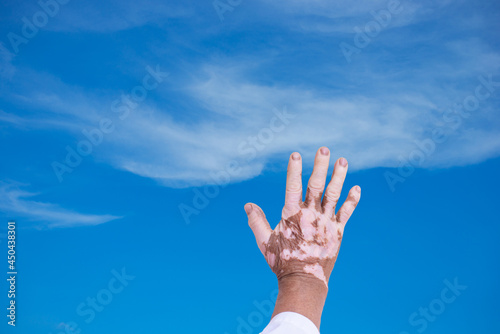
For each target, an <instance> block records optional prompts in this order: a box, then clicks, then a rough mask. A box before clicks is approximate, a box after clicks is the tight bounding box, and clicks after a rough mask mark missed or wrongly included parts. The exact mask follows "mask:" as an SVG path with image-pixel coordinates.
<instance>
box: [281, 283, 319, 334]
mask: <svg viewBox="0 0 500 334" xmlns="http://www.w3.org/2000/svg"><path fill="white" fill-rule="evenodd" d="M278 287H279V293H278V298H277V300H276V306H275V307H274V312H273V317H274V316H275V315H277V314H279V313H281V312H295V313H299V314H301V315H303V316H305V317H307V318H308V319H309V320H311V321H312V322H313V323H314V324H315V325H316V327H318V330H319V326H320V323H321V313H322V312H323V307H324V306H325V300H326V295H327V294H328V288H327V287H326V286H325V284H324V283H323V282H322V281H320V280H319V279H317V278H315V277H308V275H305V276H301V277H294V276H287V277H284V278H281V279H280V280H279V281H278Z"/></svg>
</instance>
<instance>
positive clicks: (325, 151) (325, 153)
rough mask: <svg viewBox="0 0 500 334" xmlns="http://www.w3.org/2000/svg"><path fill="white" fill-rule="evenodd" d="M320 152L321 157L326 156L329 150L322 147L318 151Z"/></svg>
mask: <svg viewBox="0 0 500 334" xmlns="http://www.w3.org/2000/svg"><path fill="white" fill-rule="evenodd" d="M320 151H321V154H323V155H328V153H330V150H329V149H328V148H326V147H322V148H321V149H320Z"/></svg>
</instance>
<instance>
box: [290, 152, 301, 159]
mask: <svg viewBox="0 0 500 334" xmlns="http://www.w3.org/2000/svg"><path fill="white" fill-rule="evenodd" d="M292 159H293V160H300V154H298V153H297V152H295V153H294V154H292Z"/></svg>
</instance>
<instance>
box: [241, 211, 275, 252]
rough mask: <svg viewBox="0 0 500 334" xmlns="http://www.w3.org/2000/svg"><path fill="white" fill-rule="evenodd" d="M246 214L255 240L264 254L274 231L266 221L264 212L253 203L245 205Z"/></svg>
mask: <svg viewBox="0 0 500 334" xmlns="http://www.w3.org/2000/svg"><path fill="white" fill-rule="evenodd" d="M245 212H246V213H247V216H248V225H249V226H250V228H251V229H252V231H253V234H254V235H255V240H256V241H257V245H258V246H259V249H260V251H261V252H262V254H264V245H263V243H266V242H267V241H268V240H269V237H270V236H271V233H272V232H273V230H272V229H271V226H269V222H268V221H267V219H266V215H265V214H264V211H262V209H261V208H260V207H259V206H258V205H257V204H253V203H247V204H245Z"/></svg>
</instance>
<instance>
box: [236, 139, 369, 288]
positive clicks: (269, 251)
mask: <svg viewBox="0 0 500 334" xmlns="http://www.w3.org/2000/svg"><path fill="white" fill-rule="evenodd" d="M329 160H330V152H329V150H328V148H326V147H322V148H320V149H319V150H318V152H317V153H316V158H315V160H314V169H313V172H312V175H311V178H310V179H309V183H308V186H307V192H306V198H305V201H304V202H302V160H301V157H300V154H299V153H297V152H295V153H293V154H292V155H291V156H290V160H289V163H288V174H287V182H286V195H285V206H284V208H283V211H282V216H281V221H280V223H279V224H278V226H277V227H276V228H275V229H274V231H273V230H272V229H271V227H270V226H269V223H268V221H267V220H266V217H265V215H264V212H263V211H262V209H261V208H260V207H258V206H257V205H255V204H251V203H247V204H246V205H245V211H246V212H247V215H248V223H249V225H250V227H251V228H252V231H253V233H254V235H255V238H256V240H257V244H258V245H259V248H260V251H261V252H262V254H263V255H264V257H265V258H266V260H267V263H268V264H269V266H270V267H271V269H272V270H273V272H274V273H275V274H276V275H277V277H278V281H282V280H283V279H285V278H287V277H297V278H311V277H314V278H316V279H318V280H320V281H321V282H323V284H324V285H325V286H326V287H328V280H329V278H330V274H331V272H332V270H333V266H334V264H335V261H336V259H337V255H338V252H339V248H340V243H341V241H342V236H343V235H344V228H345V225H346V223H347V220H348V219H349V217H351V214H352V213H353V211H354V209H355V208H356V205H357V204H358V202H359V199H360V196H361V189H360V187H359V186H355V187H353V188H352V189H351V190H350V191H349V195H348V197H347V199H346V201H345V202H344V204H343V205H342V207H341V208H340V210H338V212H337V214H335V208H336V206H337V202H338V200H339V197H340V193H341V190H342V185H343V183H344V180H345V177H346V173H347V161H346V160H345V159H344V158H340V159H338V160H337V161H336V163H335V166H334V171H333V175H332V179H331V181H330V183H329V184H328V187H327V188H326V192H325V195H324V197H323V200H321V197H322V195H323V190H324V188H325V180H326V177H327V173H328V164H329Z"/></svg>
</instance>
